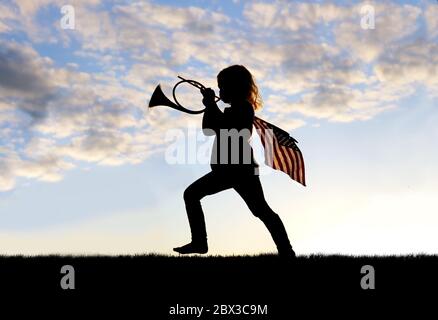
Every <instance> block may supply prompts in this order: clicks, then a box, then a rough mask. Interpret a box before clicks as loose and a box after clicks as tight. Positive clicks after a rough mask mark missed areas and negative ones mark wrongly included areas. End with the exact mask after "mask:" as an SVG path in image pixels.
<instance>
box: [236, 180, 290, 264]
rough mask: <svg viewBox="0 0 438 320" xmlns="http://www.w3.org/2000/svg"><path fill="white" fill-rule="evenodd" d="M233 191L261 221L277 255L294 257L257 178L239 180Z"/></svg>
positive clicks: (284, 231) (279, 222) (277, 218)
mask: <svg viewBox="0 0 438 320" xmlns="http://www.w3.org/2000/svg"><path fill="white" fill-rule="evenodd" d="M234 189H235V190H236V191H237V192H238V193H239V195H240V196H241V197H242V198H243V200H244V201H245V203H246V204H247V206H248V208H249V209H250V210H251V212H252V213H253V214H254V216H256V217H258V218H259V219H260V220H262V221H263V223H264V224H265V226H266V227H267V228H268V230H269V232H270V233H271V236H272V239H273V240H274V242H275V244H276V246H277V250H278V253H279V254H280V255H282V256H288V257H294V256H295V252H294V251H293V250H292V246H291V244H290V241H289V238H288V236H287V232H286V229H285V227H284V225H283V222H282V221H281V219H280V217H279V216H278V214H276V213H275V212H274V211H273V210H272V209H271V207H270V206H269V205H268V203H267V202H266V200H265V196H264V194H263V189H262V185H261V183H260V179H259V176H257V175H254V176H250V177H248V178H245V179H244V180H241V181H240V182H239V183H238V184H236V185H235V186H234Z"/></svg>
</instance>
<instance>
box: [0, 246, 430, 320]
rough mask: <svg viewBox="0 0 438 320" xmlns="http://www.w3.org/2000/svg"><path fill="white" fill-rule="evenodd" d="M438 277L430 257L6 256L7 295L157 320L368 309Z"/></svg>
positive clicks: (2, 276)
mask: <svg viewBox="0 0 438 320" xmlns="http://www.w3.org/2000/svg"><path fill="white" fill-rule="evenodd" d="M63 265H72V266H73V267H74V269H75V287H76V288H75V290H62V289H61V287H60V280H61V278H62V277H63V274H61V273H60V270H61V267H62V266H63ZM364 265H371V266H373V267H374V269H375V279H376V281H375V289H374V290H363V289H362V288H361V286H360V281H361V279H362V277H363V276H364V275H363V274H361V268H362V266H364ZM437 270H438V256H434V255H425V254H421V255H402V256H399V255H388V256H377V255H371V256H346V255H322V254H312V255H302V256H298V258H297V259H296V260H294V261H293V262H290V261H284V260H282V259H280V258H279V257H278V256H276V255H274V254H261V255H254V256H251V255H239V256H214V255H207V256H201V255H195V256H177V255H159V254H145V255H120V256H105V255H45V256H43V255H41V256H40V255H37V256H23V255H14V256H0V284H1V288H2V290H4V291H8V292H9V293H13V292H15V293H18V294H20V297H21V295H22V294H23V292H25V293H26V294H30V295H41V294H42V293H44V294H48V295H51V296H62V297H64V298H65V299H67V298H69V299H70V298H71V297H76V298H77V297H80V296H87V297H89V298H88V299H94V298H95V297H97V296H98V297H99V298H104V299H107V301H111V300H114V299H116V297H117V299H122V298H124V299H128V300H129V301H131V303H132V304H133V308H134V307H135V306H137V307H139V306H140V305H141V306H143V307H144V308H146V309H147V310H148V311H147V313H148V314H149V315H151V314H152V312H153V313H154V314H159V316H156V317H154V319H168V317H167V316H168V310H169V308H171V307H172V306H175V305H180V306H181V305H194V304H195V305H213V304H261V305H267V306H268V308H269V309H268V310H269V317H267V318H266V317H265V318H263V319H268V318H269V319H276V318H281V316H280V315H284V314H285V312H286V314H288V312H290V308H291V305H295V304H297V303H306V302H309V301H316V300H317V299H322V300H323V301H328V299H331V298H334V299H335V300H336V301H338V302H339V301H346V299H350V300H351V299H353V300H354V301H355V302H356V303H366V302H367V301H368V302H369V301H374V300H375V299H377V298H379V297H380V298H381V297H382V296H386V295H391V296H406V295H412V294H413V293H415V294H416V295H418V294H420V293H421V292H424V290H425V289H427V288H429V289H432V290H434V288H436V287H437V285H438V277H437ZM117 299H116V300H117ZM68 301H70V300H68ZM90 301H91V300H90ZM117 301H118V300H117ZM133 301H137V303H138V304H135V303H134V302H133ZM368 302H367V303H368ZM385 303H386V304H385V306H388V302H385ZM330 306H333V305H332V304H331V305H330ZM175 319H177V318H175ZM187 319H188V318H187ZM223 319H228V318H223ZM231 319H235V318H231ZM246 319H249V318H246ZM251 319H253V318H251Z"/></svg>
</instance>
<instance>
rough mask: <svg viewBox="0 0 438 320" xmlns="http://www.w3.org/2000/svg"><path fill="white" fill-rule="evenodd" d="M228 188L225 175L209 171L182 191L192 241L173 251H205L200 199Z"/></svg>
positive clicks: (205, 234) (229, 186)
mask: <svg viewBox="0 0 438 320" xmlns="http://www.w3.org/2000/svg"><path fill="white" fill-rule="evenodd" d="M229 188H231V183H230V182H229V179H227V178H226V176H224V175H222V174H218V173H216V172H214V171H211V172H209V173H207V174H206V175H205V176H203V177H201V178H199V179H198V180H196V181H195V182H193V183H192V184H191V185H190V186H189V187H188V188H187V189H186V190H185V191H184V202H185V205H186V211H187V217H188V219H189V224H190V231H191V234H192V242H191V244H189V245H187V246H183V247H180V248H175V249H174V250H175V251H177V252H180V253H195V252H196V253H205V252H207V250H208V247H207V232H206V228H205V219H204V213H203V211H202V206H201V199H202V198H204V197H205V196H207V195H210V194H214V193H217V192H220V191H222V190H225V189H229ZM195 250H197V251H195Z"/></svg>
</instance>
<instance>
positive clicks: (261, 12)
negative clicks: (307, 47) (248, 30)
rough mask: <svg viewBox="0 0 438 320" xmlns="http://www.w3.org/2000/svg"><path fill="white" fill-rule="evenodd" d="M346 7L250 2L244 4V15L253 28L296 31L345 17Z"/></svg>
mask: <svg viewBox="0 0 438 320" xmlns="http://www.w3.org/2000/svg"><path fill="white" fill-rule="evenodd" d="M348 13H349V8H348V7H343V6H337V5H335V4H331V3H328V4H317V3H302V2H287V1H284V2H275V3H266V2H251V3H249V4H247V5H245V10H244V15H245V17H246V18H247V19H248V21H249V23H251V25H252V26H253V27H255V28H269V29H283V30H288V31H298V30H300V29H311V28H314V27H315V25H317V24H319V23H329V22H332V21H335V20H339V19H342V18H344V17H346V16H347V15H348Z"/></svg>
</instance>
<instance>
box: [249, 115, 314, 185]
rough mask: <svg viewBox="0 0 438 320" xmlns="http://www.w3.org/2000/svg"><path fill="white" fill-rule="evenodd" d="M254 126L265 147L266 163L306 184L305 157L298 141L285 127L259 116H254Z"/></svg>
mask: <svg viewBox="0 0 438 320" xmlns="http://www.w3.org/2000/svg"><path fill="white" fill-rule="evenodd" d="M254 126H255V127H256V129H257V133H258V134H259V135H260V138H261V140H262V145H263V147H264V149H265V163H266V164H267V165H268V166H270V167H272V168H274V169H277V170H280V171H283V172H285V173H286V174H288V175H289V176H290V177H291V178H292V179H293V180H295V181H297V182H299V183H301V184H302V185H304V186H305V185H306V182H305V170H304V159H303V154H302V153H301V150H300V149H299V148H298V146H297V145H296V142H297V141H296V140H295V139H294V138H292V137H291V136H290V135H289V134H288V133H287V132H286V131H284V130H283V129H280V128H278V127H276V126H274V125H272V124H270V123H269V122H267V121H265V120H262V119H260V118H258V117H254Z"/></svg>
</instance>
